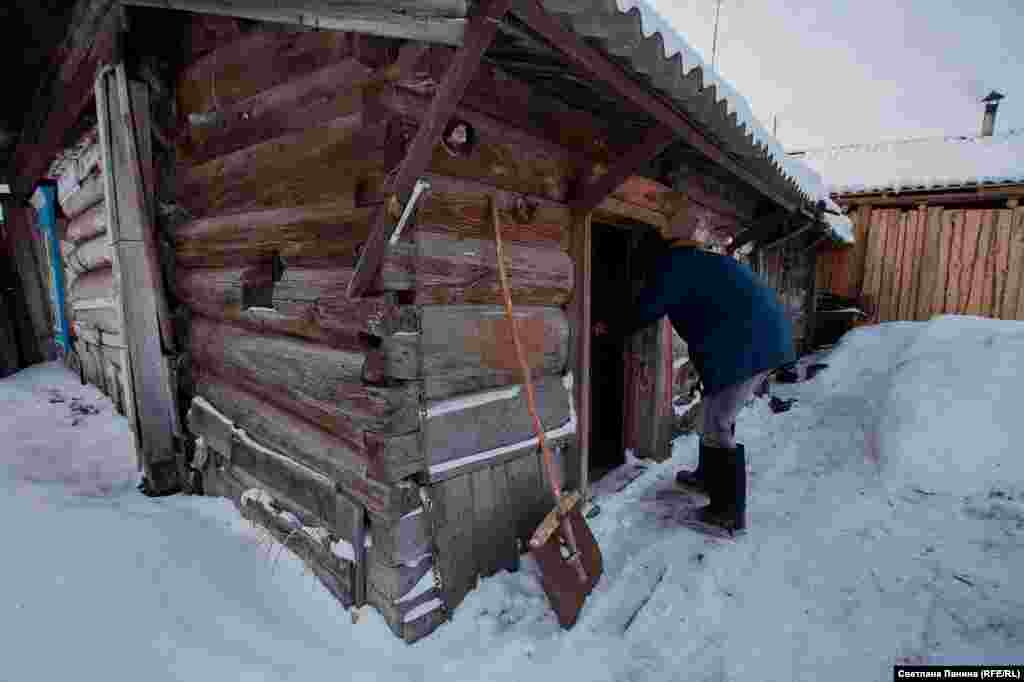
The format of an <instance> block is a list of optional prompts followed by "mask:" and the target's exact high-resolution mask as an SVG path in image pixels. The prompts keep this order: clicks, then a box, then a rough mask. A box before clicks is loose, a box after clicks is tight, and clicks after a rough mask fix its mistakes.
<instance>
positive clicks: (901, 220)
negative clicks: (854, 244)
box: [883, 211, 906, 322]
mask: <svg viewBox="0 0 1024 682" xmlns="http://www.w3.org/2000/svg"><path fill="white" fill-rule="evenodd" d="M888 229H889V230H890V232H889V239H890V240H891V241H888V244H887V247H886V252H885V268H886V272H885V285H884V288H883V301H884V303H883V320H884V321H886V322H890V321H893V320H897V319H899V296H900V277H901V276H902V274H903V246H904V244H905V242H906V239H905V237H906V212H904V211H897V212H895V214H894V215H893V216H891V217H890V222H889V228H888Z"/></svg>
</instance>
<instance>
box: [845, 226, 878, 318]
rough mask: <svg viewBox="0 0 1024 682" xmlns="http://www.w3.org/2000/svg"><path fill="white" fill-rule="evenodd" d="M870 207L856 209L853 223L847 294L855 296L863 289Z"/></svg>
mask: <svg viewBox="0 0 1024 682" xmlns="http://www.w3.org/2000/svg"><path fill="white" fill-rule="evenodd" d="M871 214H872V211H871V207H870V206H861V207H860V208H859V209H857V221H856V224H855V225H854V239H855V240H856V241H854V243H853V254H852V262H851V261H847V262H848V263H849V267H850V272H849V276H850V280H849V284H848V286H849V289H848V292H849V296H850V297H851V298H856V297H858V296H860V295H861V292H862V291H863V290H864V277H865V274H866V269H867V254H868V244H869V243H870V239H871Z"/></svg>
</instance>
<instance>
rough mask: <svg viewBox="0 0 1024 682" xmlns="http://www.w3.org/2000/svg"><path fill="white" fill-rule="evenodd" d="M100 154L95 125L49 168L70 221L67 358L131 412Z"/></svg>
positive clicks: (66, 238) (65, 250) (64, 249)
mask: <svg viewBox="0 0 1024 682" xmlns="http://www.w3.org/2000/svg"><path fill="white" fill-rule="evenodd" d="M101 156H102V149H101V146H100V143H99V134H98V131H97V130H96V129H95V128H93V129H90V130H88V131H87V132H86V133H85V134H84V135H83V136H82V138H81V139H80V140H79V141H78V142H77V143H76V144H75V145H74V146H73V147H72V148H69V149H67V150H64V152H62V153H61V154H60V156H59V158H58V159H57V160H56V161H55V162H54V164H53V165H52V166H51V168H50V176H51V177H53V178H54V179H55V180H56V181H57V200H58V202H59V203H60V207H61V212H62V213H63V215H64V219H65V220H66V223H65V224H64V229H63V230H62V232H63V241H62V242H61V244H60V248H61V253H62V255H63V265H64V285H65V290H66V300H67V316H68V322H69V324H70V326H71V332H72V335H73V337H74V339H75V341H74V348H73V351H74V352H73V353H70V354H69V355H68V360H69V362H72V363H77V365H78V367H77V369H79V370H80V371H81V374H82V376H83V377H84V379H85V380H86V381H87V382H89V383H91V384H93V385H95V386H97V387H98V388H99V389H100V390H101V391H103V392H104V393H105V394H106V395H107V396H108V397H110V399H111V400H112V401H113V402H114V404H115V405H116V407H117V409H118V412H120V413H121V414H125V415H128V414H130V413H131V410H132V401H131V399H130V396H131V388H130V377H129V376H128V374H127V367H128V360H127V346H126V344H125V340H124V337H123V335H122V333H121V331H122V330H121V321H120V315H119V313H118V306H119V301H118V292H117V286H116V284H115V277H114V271H113V251H112V249H111V245H110V240H109V237H108V235H107V214H106V206H105V202H104V194H103V192H104V189H103V174H102V163H101V160H102V159H101Z"/></svg>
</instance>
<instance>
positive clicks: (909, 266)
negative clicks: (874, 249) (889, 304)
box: [893, 211, 917, 320]
mask: <svg viewBox="0 0 1024 682" xmlns="http://www.w3.org/2000/svg"><path fill="white" fill-rule="evenodd" d="M901 228H902V236H901V239H900V253H899V259H900V263H899V288H898V289H897V292H896V295H895V296H894V301H893V303H894V308H895V312H896V317H895V319H897V320H906V319H907V317H906V314H907V307H908V306H909V304H910V290H911V285H910V282H911V277H912V275H913V268H914V261H913V255H914V238H915V231H916V229H917V211H906V212H905V213H904V214H903V220H902V221H901Z"/></svg>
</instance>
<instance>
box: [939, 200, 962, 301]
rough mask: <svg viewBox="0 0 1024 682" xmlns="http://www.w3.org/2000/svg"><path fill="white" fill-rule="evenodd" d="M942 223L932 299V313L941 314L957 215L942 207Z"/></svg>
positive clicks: (940, 218) (946, 291)
mask: <svg viewBox="0 0 1024 682" xmlns="http://www.w3.org/2000/svg"><path fill="white" fill-rule="evenodd" d="M939 220H940V221H941V224H942V236H941V238H940V240H939V265H938V268H937V269H936V274H937V277H936V282H935V292H934V293H935V298H934V299H933V301H932V315H942V314H944V313H945V310H946V296H947V295H948V292H949V284H950V276H949V263H950V258H951V256H950V251H951V250H952V248H953V232H954V227H955V226H956V225H957V224H958V222H957V221H958V220H959V215H958V214H956V213H954V212H952V211H947V210H944V209H942V210H941V213H940V214H939Z"/></svg>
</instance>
